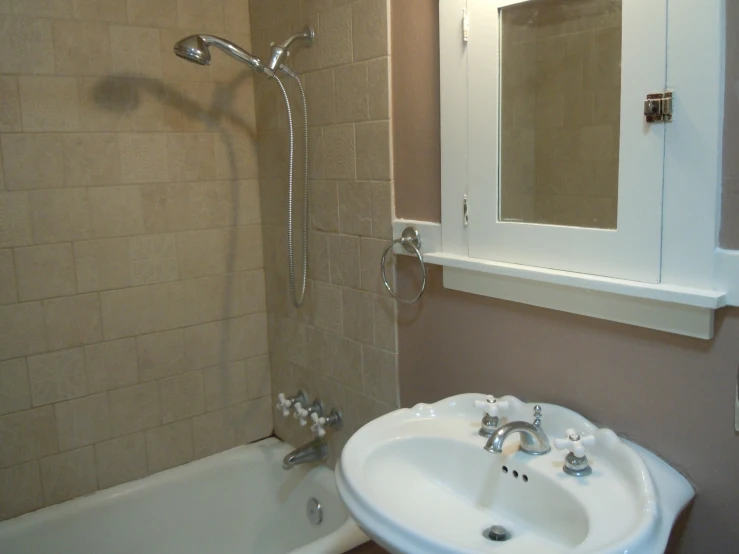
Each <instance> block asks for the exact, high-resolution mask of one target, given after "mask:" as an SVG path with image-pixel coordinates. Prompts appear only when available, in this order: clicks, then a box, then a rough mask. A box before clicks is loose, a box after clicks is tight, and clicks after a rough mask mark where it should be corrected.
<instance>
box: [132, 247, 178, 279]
mask: <svg viewBox="0 0 739 554" xmlns="http://www.w3.org/2000/svg"><path fill="white" fill-rule="evenodd" d="M130 253H131V277H132V278H133V284H134V285H145V284H148V283H161V282H164V281H174V280H175V279H177V278H178V268H177V246H176V242H175V237H174V235H154V236H151V235H150V236H143V237H134V238H132V239H131V241H130Z"/></svg>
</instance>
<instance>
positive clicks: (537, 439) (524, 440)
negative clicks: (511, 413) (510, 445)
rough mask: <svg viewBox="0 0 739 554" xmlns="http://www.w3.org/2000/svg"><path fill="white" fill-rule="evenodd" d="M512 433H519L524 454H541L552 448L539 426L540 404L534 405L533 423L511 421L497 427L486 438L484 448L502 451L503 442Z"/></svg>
mask: <svg viewBox="0 0 739 554" xmlns="http://www.w3.org/2000/svg"><path fill="white" fill-rule="evenodd" d="M513 433H519V434H520V435H521V446H520V449H521V451H522V452H524V453H526V454H530V455H532V456H541V455H542V454H546V453H548V452H549V451H550V450H551V449H552V447H551V446H550V445H549V437H547V434H546V433H545V432H544V429H542V428H541V406H538V405H537V406H534V423H533V424H531V423H528V422H526V421H511V422H510V423H506V424H505V425H502V426H500V427H498V429H496V431H495V432H494V433H493V434H492V435H491V437H490V438H489V439H488V442H487V444H486V445H485V450H487V451H488V452H493V453H495V454H500V453H501V452H503V443H504V442H505V440H506V439H507V438H508V437H509V436H510V435H512V434H513Z"/></svg>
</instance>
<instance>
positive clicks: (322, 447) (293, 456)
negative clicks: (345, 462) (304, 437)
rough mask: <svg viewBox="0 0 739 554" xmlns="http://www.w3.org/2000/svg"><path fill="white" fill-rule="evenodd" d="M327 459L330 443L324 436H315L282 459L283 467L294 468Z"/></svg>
mask: <svg viewBox="0 0 739 554" xmlns="http://www.w3.org/2000/svg"><path fill="white" fill-rule="evenodd" d="M327 459H328V444H326V441H325V440H323V439H322V438H314V439H313V440H312V441H310V442H308V443H305V444H304V445H303V446H301V447H298V448H296V449H295V450H293V451H292V452H290V453H289V454H288V455H287V456H285V458H284V459H283V460H282V469H292V468H294V467H295V466H299V465H302V464H310V463H312V462H325V461H326V460H327Z"/></svg>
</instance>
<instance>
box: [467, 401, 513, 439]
mask: <svg viewBox="0 0 739 554" xmlns="http://www.w3.org/2000/svg"><path fill="white" fill-rule="evenodd" d="M474 406H475V408H476V409H478V410H482V412H483V413H484V414H485V415H483V418H482V422H481V423H480V430H479V431H478V434H479V435H480V436H481V437H485V438H490V437H491V436H492V435H493V433H495V430H496V429H497V428H498V425H499V423H500V418H499V417H498V414H499V412H500V411H501V410H507V409H508V400H499V399H497V398H495V397H494V396H492V395H488V396H486V397H485V400H475V402H474Z"/></svg>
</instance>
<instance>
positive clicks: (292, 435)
mask: <svg viewBox="0 0 739 554" xmlns="http://www.w3.org/2000/svg"><path fill="white" fill-rule="evenodd" d="M306 22H307V23H310V24H311V25H313V26H314V27H315V29H316V31H317V33H318V38H317V41H316V44H315V45H314V46H313V47H312V48H310V49H307V50H303V51H299V52H298V53H297V55H296V56H294V58H293V59H292V60H290V61H289V62H288V63H289V64H292V65H293V67H295V68H296V69H297V70H299V71H300V73H301V75H302V76H303V78H304V82H305V87H306V89H307V96H308V113H309V116H310V121H309V126H308V128H309V142H310V158H309V159H310V164H311V165H310V170H309V175H310V178H311V181H310V227H311V231H310V234H309V239H310V244H309V252H310V262H309V264H310V269H309V277H310V280H309V287H308V296H307V301H306V304H305V305H304V306H303V307H302V308H300V309H295V308H294V307H293V306H292V303H291V300H290V297H289V293H288V286H287V254H286V252H287V251H286V241H287V238H286V217H287V157H286V152H287V136H288V135H287V130H286V129H287V120H286V117H285V108H284V105H283V101H282V98H281V96H278V93H279V92H278V91H279V89H278V88H277V86H276V83H274V82H271V81H267V80H261V81H259V82H257V84H256V91H257V94H256V96H257V121H258V128H259V169H260V184H261V198H262V215H263V223H264V245H265V272H266V276H267V303H268V307H269V341H270V356H271V362H272V363H271V367H272V381H273V385H274V386H273V389H274V392H275V393H277V392H285V393H288V394H292V393H294V392H295V391H296V390H297V389H298V388H299V387H302V388H304V389H305V390H306V391H307V392H308V393H309V394H310V395H311V396H315V395H320V396H322V397H323V399H324V401H325V402H326V404H327V406H328V407H332V406H338V407H339V408H341V409H342V410H343V412H344V416H345V420H346V428H345V430H344V431H341V432H340V433H336V434H333V435H332V438H331V446H332V454H333V455H334V456H335V455H336V454H337V453H338V451H339V449H340V447H341V445H343V443H344V442H345V441H346V438H347V437H348V436H350V435H351V433H352V432H353V431H355V430H356V429H357V428H358V427H359V426H361V425H362V424H364V423H365V422H366V421H368V420H369V419H372V418H373V417H376V416H378V415H380V414H383V413H385V412H388V411H390V410H392V409H393V408H395V407H396V406H397V404H398V386H397V371H396V366H397V354H396V352H397V343H396V317H395V314H396V306H395V302H394V301H393V300H391V298H390V297H389V295H388V294H387V293H386V292H385V291H384V288H383V287H382V283H381V281H380V269H379V260H380V254H381V253H382V249H383V248H384V246H385V245H386V244H387V241H388V240H389V239H390V237H391V218H392V184H391V159H390V115H389V105H388V104H389V100H388V98H389V86H388V75H389V67H388V65H389V50H388V42H389V41H388V6H387V2H386V0H356V1H340V0H333V1H331V0H303V1H301V0H260V1H259V2H253V3H252V13H251V24H252V37H253V39H254V45H255V49H256V53H257V55H260V56H265V55H266V54H267V52H268V50H269V46H268V45H269V43H270V42H272V41H274V42H278V41H282V40H284V39H285V38H286V37H287V36H288V35H289V34H292V33H293V32H295V31H297V30H299V29H300V28H301V27H302V26H303V25H304V24H305V23H306ZM289 90H290V95H291V97H292V98H293V100H294V105H295V106H298V105H299V102H298V99H299V96H298V92H297V89H296V87H295V86H294V85H293V84H290V86H289ZM296 118H297V122H298V123H300V124H301V125H302V113H301V112H300V111H299V110H297V109H296ZM297 134H298V137H299V139H300V140H299V141H298V150H301V149H302V134H303V133H302V129H300V128H299V129H298V133H297ZM298 159H299V160H302V156H299V158H298ZM297 168H298V171H297V179H298V183H300V182H301V181H300V180H301V179H302V175H303V172H302V161H299V163H297ZM297 188H298V189H302V185H300V186H298V187H297ZM299 196H300V204H301V205H302V193H301V194H300V195H299ZM300 222H301V219H300V217H299V214H298V217H297V218H296V237H298V238H299V237H300V233H299V227H297V226H298V225H300ZM300 255H301V254H300V249H298V250H297V253H296V273H297V275H298V276H299V275H300V272H301V269H300ZM275 429H276V432H277V434H278V435H279V436H280V437H283V438H285V439H287V440H288V441H290V442H292V443H295V444H300V443H302V442H304V441H305V440H307V439H308V438H309V434H308V431H307V430H305V429H301V428H300V427H298V425H297V422H295V421H294V420H292V419H290V420H284V419H282V417H277V418H276V419H275ZM334 459H335V458H334Z"/></svg>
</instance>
